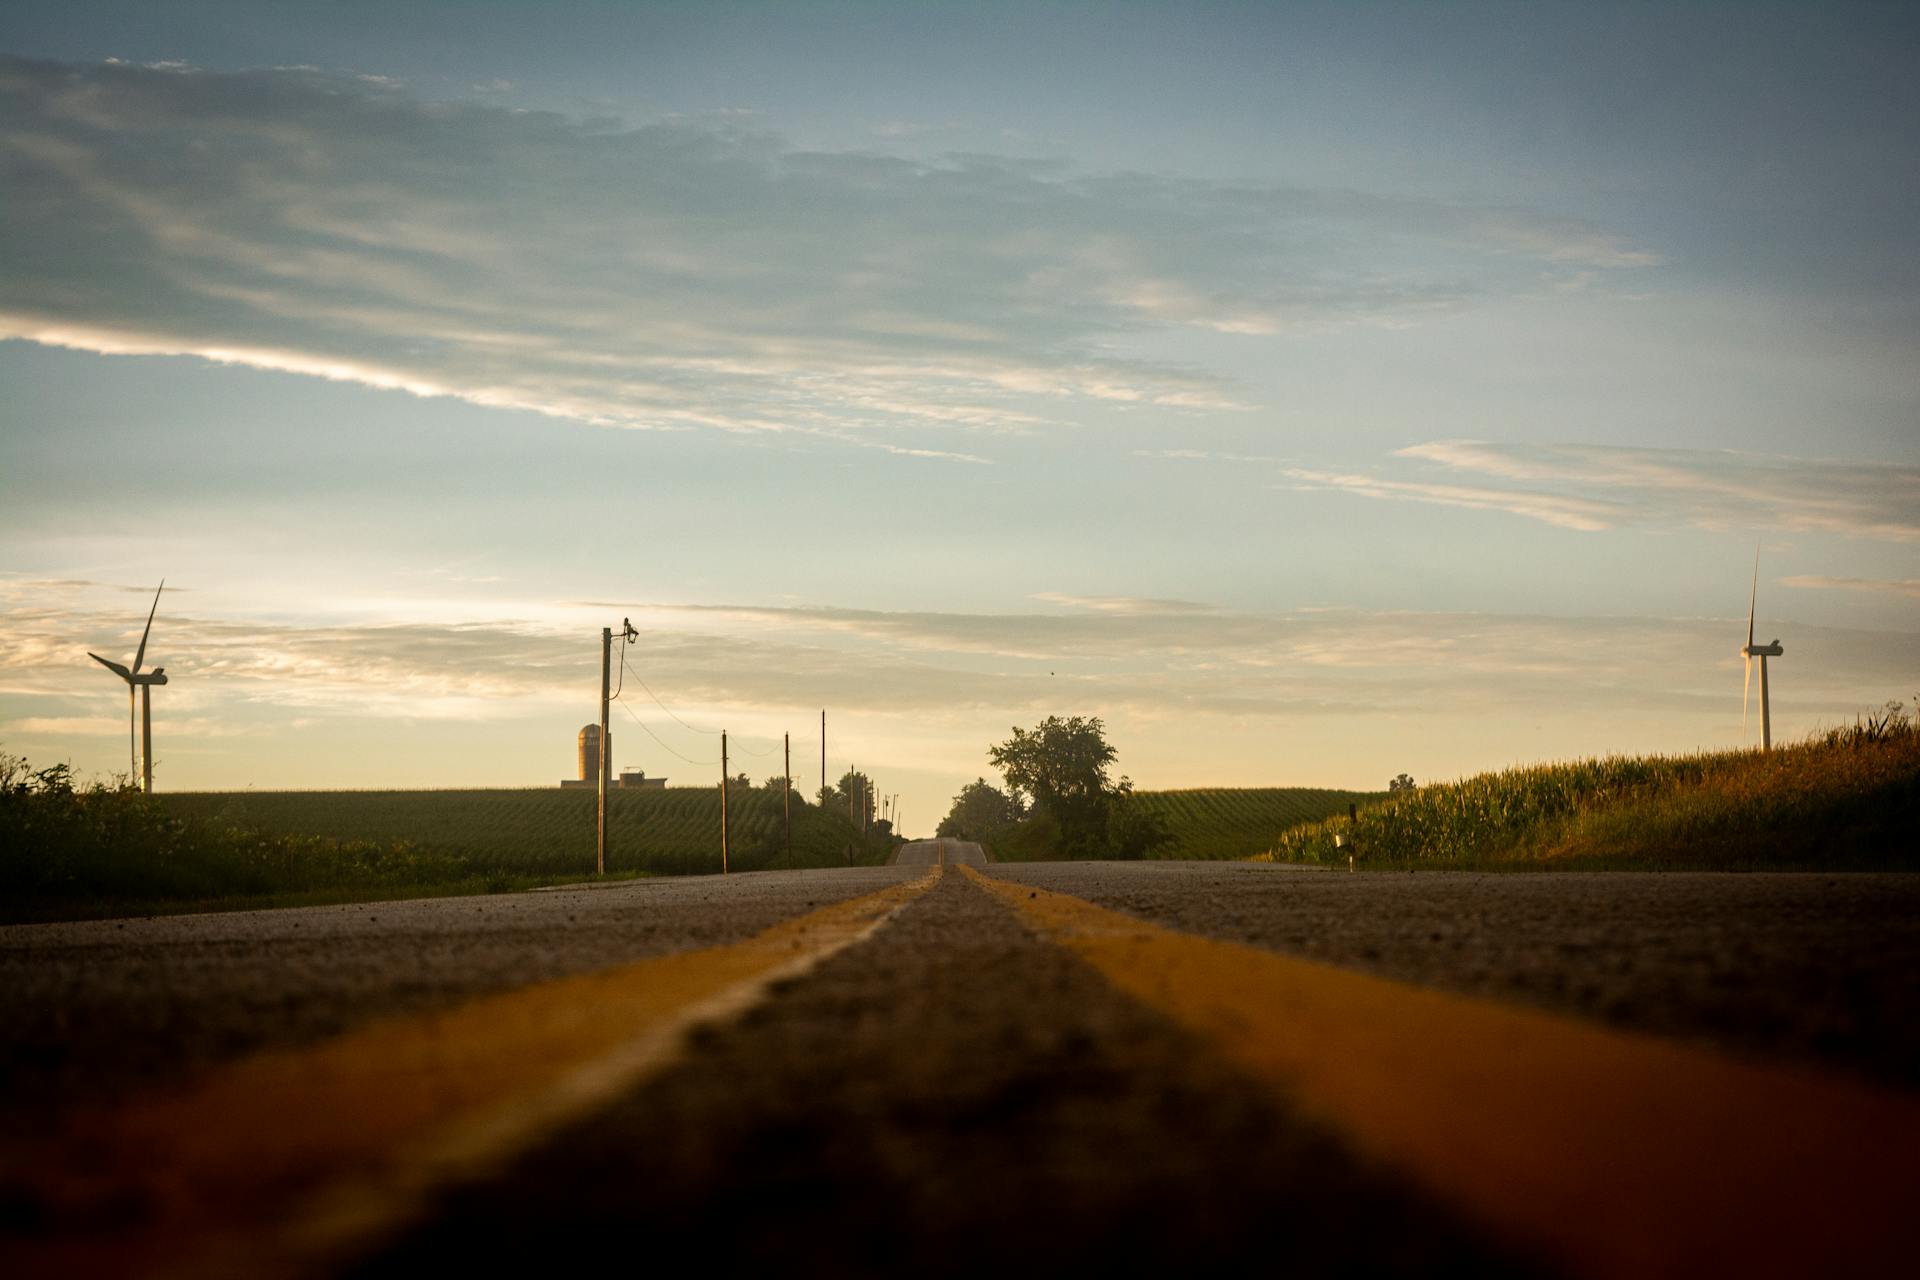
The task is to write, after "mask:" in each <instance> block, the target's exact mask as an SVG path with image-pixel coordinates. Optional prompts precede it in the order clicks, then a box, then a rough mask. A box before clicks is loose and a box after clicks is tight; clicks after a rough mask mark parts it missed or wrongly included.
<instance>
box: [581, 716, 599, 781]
mask: <svg viewBox="0 0 1920 1280" xmlns="http://www.w3.org/2000/svg"><path fill="white" fill-rule="evenodd" d="M599 780H600V726H599V725H597V724H589V725H582V726H581V728H580V781H582V782H598V781H599Z"/></svg>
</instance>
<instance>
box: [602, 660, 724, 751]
mask: <svg viewBox="0 0 1920 1280" xmlns="http://www.w3.org/2000/svg"><path fill="white" fill-rule="evenodd" d="M620 670H621V672H622V677H621V678H622V679H624V678H625V675H626V672H627V655H626V654H624V653H622V654H621V655H620ZM633 682H634V683H635V684H637V685H639V686H640V687H641V688H642V689H646V690H647V696H648V697H649V698H652V699H653V703H654V705H655V706H657V707H659V708H660V709H661V710H662V711H664V712H666V713H667V715H669V716H671V717H672V719H673V722H674V723H675V724H677V725H679V726H680V727H681V728H682V729H686V730H688V731H689V732H692V733H704V734H706V735H707V736H708V737H713V738H717V737H719V736H720V734H721V733H722V732H723V731H722V730H720V729H702V728H701V727H700V726H699V725H693V724H688V723H687V722H686V721H685V720H682V719H681V718H680V717H679V716H677V715H674V713H673V708H672V707H669V706H668V705H667V704H666V703H664V702H662V701H660V695H659V694H657V693H655V692H654V691H653V690H652V689H648V688H647V682H646V681H645V680H642V679H641V678H640V677H639V675H638V674H635V675H634V677H633Z"/></svg>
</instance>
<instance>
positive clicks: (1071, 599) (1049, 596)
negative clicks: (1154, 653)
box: [1033, 591, 1218, 617]
mask: <svg viewBox="0 0 1920 1280" xmlns="http://www.w3.org/2000/svg"><path fill="white" fill-rule="evenodd" d="M1033 599H1035V600H1038V601H1041V602H1042V603H1044V604H1057V605H1060V606H1061V607H1062V608H1067V609H1088V610H1091V611H1093V612H1095V613H1119V614H1126V615H1127V616H1129V617H1140V616H1143V615H1147V614H1159V615H1163V616H1167V615H1171V616H1174V617H1182V616H1186V615H1189V614H1196V613H1217V612H1218V610H1216V609H1215V608H1214V607H1213V606H1212V605H1208V604H1200V603H1199V602H1197V601H1194V600H1156V599H1150V598H1147V597H1142V596H1076V595H1069V594H1067V593H1066V592H1064V591H1039V592H1035V593H1034V595H1033Z"/></svg>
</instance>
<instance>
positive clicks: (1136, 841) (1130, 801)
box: [1107, 778, 1174, 861]
mask: <svg viewBox="0 0 1920 1280" xmlns="http://www.w3.org/2000/svg"><path fill="white" fill-rule="evenodd" d="M1173 840H1174V834H1173V832H1171V831H1169V830H1167V824H1166V819H1164V818H1162V817H1161V816H1160V815H1159V814H1157V813H1154V812H1152V811H1151V810H1149V809H1147V808H1146V807H1145V806H1143V805H1142V804H1141V803H1140V801H1139V800H1137V799H1135V798H1134V794H1133V782H1132V781H1131V780H1130V779H1127V778H1122V779H1120V785H1119V786H1117V787H1115V788H1114V789H1113V794H1112V795H1111V796H1109V797H1108V800H1107V848H1108V850H1109V852H1110V853H1111V854H1112V856H1113V857H1115V858H1122V859H1125V860H1127V861H1134V860H1136V859H1139V858H1144V857H1146V856H1147V855H1148V854H1150V853H1152V852H1153V851H1154V850H1155V849H1158V848H1159V847H1160V846H1161V845H1164V844H1172V843H1173Z"/></svg>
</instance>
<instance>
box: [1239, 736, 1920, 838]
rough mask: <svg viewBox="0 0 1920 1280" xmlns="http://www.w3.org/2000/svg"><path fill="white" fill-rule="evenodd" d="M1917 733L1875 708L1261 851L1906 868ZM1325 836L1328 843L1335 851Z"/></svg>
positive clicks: (1388, 809) (1471, 782) (1434, 805)
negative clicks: (1758, 740)
mask: <svg viewBox="0 0 1920 1280" xmlns="http://www.w3.org/2000/svg"><path fill="white" fill-rule="evenodd" d="M1917 816H1920V732H1917V731H1916V728H1915V726H1914V724H1913V722H1912V721H1911V720H1910V719H1909V718H1908V717H1906V716H1905V715H1903V714H1901V712H1900V709H1899V708H1898V707H1897V706H1890V707H1889V710H1888V712H1887V714H1886V715H1885V716H1882V717H1877V718H1875V719H1872V720H1867V721H1863V722H1861V723H1858V724H1856V725H1854V726H1850V727H1849V728H1847V729H1842V730H1836V731H1834V732H1832V733H1829V734H1826V735H1824V736H1822V737H1820V738H1817V739H1814V740H1810V741H1807V742H1804V743H1801V744H1798V745H1795V746H1789V747H1785V748H1783V749H1780V750H1777V751H1772V752H1758V751H1731V752H1717V753H1710V754H1699V755H1687V756H1645V757H1612V758H1608V759H1600V760H1582V761H1577V762H1573V763H1567V764H1551V765H1538V766H1532V767H1527V768H1518V769H1508V770H1505V771H1503V772H1499V773H1488V774H1481V775H1479V776H1477V777H1472V778H1466V779H1463V780H1462V781H1459V782H1453V783H1446V784H1441V785H1437V786H1428V787H1422V788H1419V789H1417V790H1414V791H1408V792H1398V793H1395V794H1394V795H1393V796H1392V797H1391V798H1389V799H1386V800H1383V801H1379V802H1377V803H1374V804H1372V805H1369V806H1367V807H1366V808H1363V809H1362V810H1361V811H1360V813H1359V815H1358V818H1357V819H1356V820H1355V821H1353V822H1351V823H1349V822H1348V821H1347V819H1346V818H1344V817H1340V818H1334V819H1329V820H1327V821H1323V822H1318V823H1313V824H1309V825H1306V826H1301V827H1296V828H1294V829H1292V830H1290V831H1288V832H1286V833H1285V834H1283V835H1282V836H1281V837H1280V839H1279V840H1278V841H1276V842H1275V844H1274V845H1273V847H1272V848H1271V849H1270V850H1269V851H1268V853H1267V854H1266V855H1265V856H1266V857H1267V858H1270V859H1273V860H1277V861H1282V862H1304V863H1331V864H1337V865H1345V864H1346V862H1347V858H1348V855H1349V854H1350V853H1351V854H1353V855H1354V857H1355V859H1356V862H1357V864H1358V865H1362V866H1370V867H1409V868H1411V867H1433V868H1461V869H1467V868H1526V867H1535V868H1541V869H1576V868H1578V869H1588V868H1598V867H1623V868H1624V867H1643V868H1672V869H1680V868H1728V869H1733V868H1739V869H1759V868H1776V869H1836V868H1906V867H1920V852H1917V851H1916V849H1915V842H1914V837H1913V832H1914V822H1915V818H1916V817H1917ZM1336 838H1340V839H1341V840H1342V841H1343V844H1339V845H1337V844H1336Z"/></svg>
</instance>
